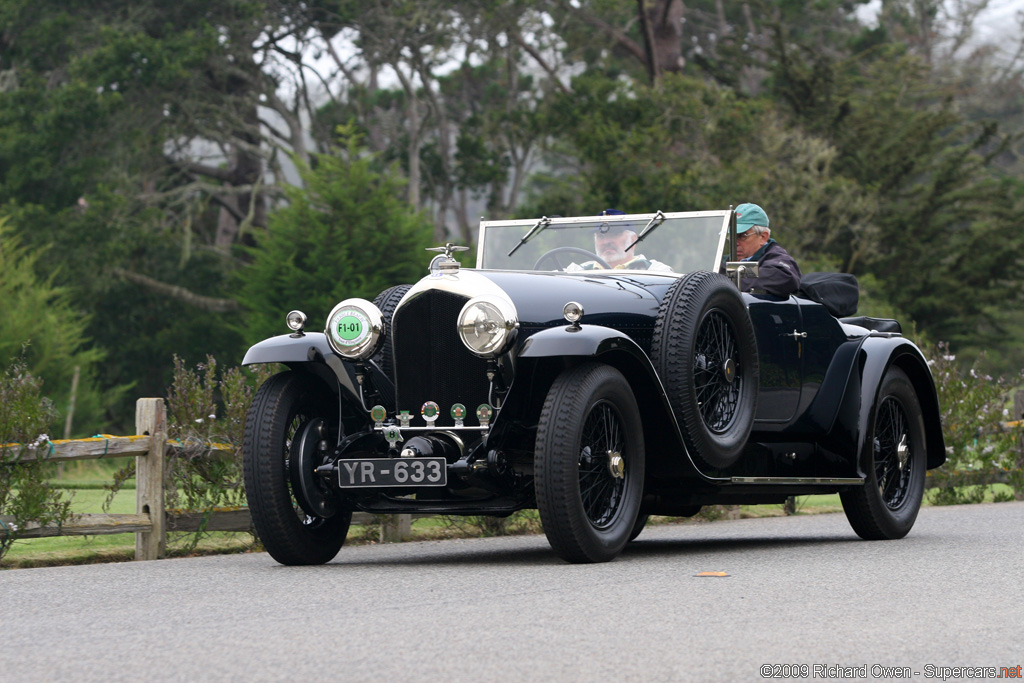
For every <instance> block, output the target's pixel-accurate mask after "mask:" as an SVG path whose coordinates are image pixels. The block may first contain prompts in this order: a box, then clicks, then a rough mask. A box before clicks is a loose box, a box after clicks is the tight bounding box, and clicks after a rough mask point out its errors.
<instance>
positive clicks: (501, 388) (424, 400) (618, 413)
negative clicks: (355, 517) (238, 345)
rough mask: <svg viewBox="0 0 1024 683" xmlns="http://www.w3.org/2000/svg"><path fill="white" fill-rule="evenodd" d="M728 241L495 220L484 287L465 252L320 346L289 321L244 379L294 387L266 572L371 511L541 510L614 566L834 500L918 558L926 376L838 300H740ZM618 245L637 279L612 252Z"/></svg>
mask: <svg viewBox="0 0 1024 683" xmlns="http://www.w3.org/2000/svg"><path fill="white" fill-rule="evenodd" d="M734 220H735V218H734V214H733V212H732V211H729V210H724V211H703V212H687V213H667V214H666V213H662V212H660V211H659V212H657V213H655V214H637V215H621V216H591V217H576V218H561V217H559V218H542V219H540V220H510V221H485V222H483V223H481V226H480V235H479V245H478V253H477V259H476V268H463V267H460V265H459V262H458V261H457V260H456V259H455V258H454V253H455V252H456V251H458V250H460V249H461V247H456V246H453V245H451V244H449V245H447V246H445V247H440V248H438V249H436V251H438V252H439V253H438V254H437V255H436V256H434V257H433V259H432V260H431V261H430V264H429V269H428V274H427V275H426V276H425V277H424V278H423V279H422V280H420V281H419V282H417V283H415V284H412V285H408V284H405V285H398V286H395V287H392V288H390V289H388V290H386V291H384V292H382V293H381V294H380V295H379V296H378V297H377V298H376V300H375V301H374V302H372V303H371V302H370V301H367V300H364V299H347V300H345V301H342V302H341V303H339V304H338V305H337V306H336V307H335V308H334V310H333V311H331V313H330V315H329V316H328V319H327V329H326V332H325V333H321V332H309V331H306V330H304V326H305V322H306V316H305V315H304V314H303V313H301V312H299V311H292V312H291V313H289V314H288V315H287V318H286V321H287V325H288V327H289V328H290V329H291V330H292V333H291V334H286V335H282V336H278V337H273V338H271V339H267V340H265V341H262V342H260V343H258V344H256V345H255V346H253V347H252V348H251V349H250V350H249V352H248V353H247V354H246V356H245V359H244V361H243V362H244V363H245V364H253V363H282V364H284V365H285V366H287V368H288V369H287V370H286V371H284V372H281V373H279V374H277V375H274V376H273V377H271V378H270V379H269V380H267V381H266V382H265V383H264V384H263V386H262V387H261V388H260V389H259V391H258V393H257V395H256V397H255V400H254V402H253V405H252V408H251V410H250V412H249V414H248V418H247V422H246V435H245V443H244V471H245V486H246V492H247V495H248V500H249V508H250V511H251V513H252V519H253V523H254V525H255V528H256V531H257V533H258V534H259V537H260V539H261V540H262V542H263V544H264V546H265V547H266V549H267V551H268V552H269V553H270V554H271V556H273V557H274V558H275V559H276V560H277V561H278V562H281V563H283V564H289V565H302V564H315V563H323V562H328V561H330V560H331V559H332V558H333V557H335V555H336V554H337V553H338V551H339V550H340V548H341V546H342V544H343V542H344V540H345V536H346V534H347V532H348V528H349V524H350V521H351V517H352V513H353V511H357V510H362V511H366V512H370V513H433V514H439V515H494V516H498V517H501V516H507V515H510V514H512V513H514V512H516V511H518V510H522V509H525V508H536V509H538V510H539V513H540V519H541V522H542V524H543V527H544V532H545V534H546V535H547V537H548V540H549V542H550V543H551V546H552V548H553V549H554V551H555V553H556V554H557V555H558V556H560V557H561V558H563V559H565V560H567V561H569V562H602V561H608V560H611V559H613V558H615V557H616V556H617V555H618V554H619V553H620V552H621V551H622V549H623V547H624V546H625V545H626V544H627V543H628V542H630V541H631V540H633V539H634V538H635V537H636V536H637V535H638V534H639V533H640V532H641V530H642V529H643V527H644V524H645V523H646V522H647V520H648V517H649V516H650V515H667V516H692V515H694V514H696V513H697V512H698V511H699V510H700V508H701V506H703V505H714V504H780V503H783V502H784V501H785V500H786V498H787V497H788V496H794V495H807V494H826V493H836V492H838V493H839V494H840V497H841V499H842V504H843V508H844V510H845V511H846V515H847V517H848V518H849V521H850V524H851V525H852V526H853V529H854V531H855V532H856V533H857V534H858V535H859V536H861V537H862V538H865V539H892V538H900V537H903V536H905V535H906V534H907V533H908V532H909V531H910V528H911V526H913V524H914V520H915V519H916V517H917V513H918V510H919V508H920V505H921V499H922V495H923V491H924V479H925V470H926V469H928V468H932V467H937V466H939V465H941V464H942V463H943V461H944V460H945V448H944V444H943V438H942V431H941V427H940V423H939V407H938V401H937V398H936V392H935V386H934V383H933V380H932V376H931V372H930V370H929V368H928V364H927V362H926V361H925V358H924V357H923V356H922V354H921V352H920V350H919V349H918V348H917V347H916V346H915V345H914V344H913V342H911V341H910V340H908V339H906V338H905V337H903V336H902V335H901V333H900V327H899V324H898V323H897V322H896V321H893V320H877V319H870V318H864V317H860V318H855V317H844V318H839V317H837V315H844V314H845V315H852V313H853V311H852V310H849V309H847V310H845V311H844V310H841V309H842V306H843V305H844V304H843V302H842V301H841V297H840V299H833V298H832V297H831V295H830V294H829V278H824V279H825V281H826V282H825V285H826V286H822V287H818V288H814V287H812V286H811V284H812V283H813V282H815V281H816V280H818V279H821V278H815V277H814V276H807V277H805V282H807V283H808V284H807V286H805V287H804V288H803V289H802V290H801V291H799V292H797V294H796V295H794V296H790V297H786V298H779V297H773V296H770V295H766V294H757V293H745V292H744V293H741V292H740V291H739V288H738V286H737V282H738V281H739V280H738V278H737V279H734V275H732V274H733V273H734V272H735V270H736V268H737V266H739V267H740V268H745V269H746V270H745V271H741V272H740V275H750V274H751V272H749V271H750V270H751V268H752V267H753V265H754V264H751V263H744V264H736V263H731V265H730V268H729V269H728V270H727V271H726V272H728V273H730V274H725V273H723V272H721V271H723V270H726V269H724V268H723V267H722V266H723V260H724V261H730V259H729V255H730V254H732V259H731V261H732V262H734V261H735V253H736V252H735V243H734V242H733V240H731V239H730V237H731V236H732V235H733V234H734V227H733V226H734V225H735V223H734ZM621 234H627V235H628V236H629V239H628V241H629V242H630V243H631V246H630V247H629V248H628V249H627V250H626V251H625V254H626V256H627V257H628V258H629V259H631V260H629V261H628V262H626V263H619V261H622V259H621V258H614V259H613V256H615V257H621V256H622V255H623V254H622V253H621V252H622V245H621V244H620V247H619V251H620V253H615V251H614V250H613V249H610V248H607V245H606V244H605V243H604V241H603V240H605V239H607V238H609V237H614V236H618V235H621ZM595 245H600V247H598V246H595ZM596 251H601V253H600V254H599V253H596ZM616 265H617V266H618V267H613V266H616ZM836 286H837V287H838V288H839V290H841V289H842V283H841V282H840V284H839V285H836ZM847 286H848V285H847ZM854 291H855V286H854ZM846 303H847V304H848V303H849V302H846Z"/></svg>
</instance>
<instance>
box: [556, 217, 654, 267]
mask: <svg viewBox="0 0 1024 683" xmlns="http://www.w3.org/2000/svg"><path fill="white" fill-rule="evenodd" d="M599 215H601V216H624V215H625V212H624V211H619V210H618V209H605V210H604V211H602V212H601V213H600V214H599ZM634 242H636V232H634V231H633V230H632V224H631V223H601V224H600V225H599V226H597V228H595V229H594V253H596V254H597V255H598V256H600V257H601V258H602V259H604V260H605V262H606V263H608V265H609V266H611V267H612V268H615V269H618V270H650V271H655V272H662V273H670V272H672V268H671V266H669V265H668V264H666V263H662V262H661V261H655V260H654V259H649V258H647V257H646V256H644V255H643V254H634V253H633V250H634V248H635V246H636V245H635V244H634ZM627 247H628V248H627ZM566 270H568V271H573V270H604V266H603V265H601V264H600V263H598V262H597V261H587V262H585V263H583V264H582V265H576V264H575V263H574V264H572V265H570V266H569V267H568V268H566Z"/></svg>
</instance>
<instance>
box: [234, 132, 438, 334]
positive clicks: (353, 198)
mask: <svg viewBox="0 0 1024 683" xmlns="http://www.w3.org/2000/svg"><path fill="white" fill-rule="evenodd" d="M342 144H343V147H341V148H339V149H337V150H335V151H334V152H333V153H332V154H329V155H327V154H324V155H313V160H314V161H315V168H313V169H312V170H310V169H304V170H303V173H302V178H303V182H304V183H305V188H304V189H299V188H292V189H289V190H288V199H289V204H288V206H285V207H282V208H280V209H278V210H277V211H275V212H274V213H273V214H272V215H271V218H270V225H269V227H268V230H267V232H266V233H265V234H264V235H262V236H261V237H260V238H259V240H258V242H257V246H256V248H254V249H252V250H251V254H252V263H251V264H250V265H248V266H246V267H245V268H243V269H241V270H240V271H239V273H238V276H237V277H238V284H239V288H238V300H239V301H240V302H241V303H242V305H243V306H244V307H245V309H246V311H247V314H246V316H245V323H244V324H245V338H246V340H247V341H249V342H256V341H258V340H260V339H263V338H265V337H268V336H271V335H276V334H282V333H283V332H285V331H286V330H285V328H284V316H285V314H286V313H287V312H288V311H289V310H292V309H295V308H298V309H301V310H303V311H305V312H306V313H307V315H309V316H310V317H309V323H308V326H309V328H310V329H317V328H321V329H322V328H323V327H324V325H326V322H327V314H328V313H330V311H331V309H332V308H333V307H334V305H335V304H337V303H338V302H339V301H341V300H342V299H346V298H349V297H361V298H364V299H369V300H371V301H372V300H373V299H374V297H376V296H377V294H379V293H380V292H381V291H383V290H384V289H386V288H387V287H390V286H392V285H396V284H401V283H404V282H415V281H417V280H419V279H420V278H421V277H423V276H424V275H425V274H426V266H427V264H428V262H429V259H428V258H427V257H428V256H429V255H428V253H427V252H426V251H424V249H425V248H426V247H427V246H429V245H430V240H431V225H430V221H429V219H428V218H427V217H426V216H424V215H423V214H422V213H419V212H416V211H413V209H412V208H411V207H410V206H409V205H408V204H407V203H406V202H405V200H404V198H403V197H402V194H403V193H402V190H403V187H402V182H401V181H400V179H399V178H398V177H397V176H396V174H395V173H394V172H391V173H380V172H378V171H375V170H374V168H373V159H372V157H371V156H369V155H367V154H365V153H364V152H363V151H362V150H361V149H360V148H359V146H358V145H357V143H356V141H355V139H353V138H352V137H348V138H343V139H342Z"/></svg>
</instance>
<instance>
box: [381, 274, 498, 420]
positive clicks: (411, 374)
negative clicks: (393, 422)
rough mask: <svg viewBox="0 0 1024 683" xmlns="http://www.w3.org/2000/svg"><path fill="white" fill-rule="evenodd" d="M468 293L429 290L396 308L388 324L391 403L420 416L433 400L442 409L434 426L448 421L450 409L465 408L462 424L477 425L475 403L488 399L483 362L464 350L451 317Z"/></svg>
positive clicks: (484, 401)
mask: <svg viewBox="0 0 1024 683" xmlns="http://www.w3.org/2000/svg"><path fill="white" fill-rule="evenodd" d="M467 301H469V299H468V298H467V297H464V296H459V295H457V294H451V293H449V292H441V291H430V292H425V293H424V294H421V295H419V296H418V297H416V298H415V299H413V300H412V301H409V302H406V303H405V304H403V305H402V307H401V308H399V309H398V310H397V311H395V317H394V320H393V321H392V323H391V331H392V335H393V337H392V349H393V350H394V354H395V365H394V367H395V386H396V398H397V401H396V407H397V409H398V410H408V411H409V412H410V413H412V414H413V416H415V417H416V418H417V419H416V420H415V421H414V422H413V424H417V423H418V424H421V425H422V424H423V423H422V421H420V420H419V411H420V407H421V406H422V405H423V404H424V403H425V402H426V401H435V402H437V404H438V405H439V406H440V407H441V417H440V419H439V420H438V421H437V424H438V426H450V425H451V424H452V420H451V417H450V415H449V410H451V407H452V405H453V404H455V403H462V404H463V405H465V406H466V409H467V412H468V414H469V415H470V416H471V417H469V419H467V421H466V424H467V425H468V424H476V419H475V418H474V417H472V415H473V413H474V411H475V410H476V407H477V406H478V405H480V404H481V403H487V391H488V383H487V374H486V373H487V361H486V360H484V359H483V358H478V357H477V356H474V355H473V354H471V353H470V352H469V350H468V349H466V347H465V346H464V345H463V343H462V341H461V340H460V339H459V333H458V331H457V330H456V327H455V325H456V321H457V318H458V315H459V311H461V310H462V307H463V305H465V303H466V302H467Z"/></svg>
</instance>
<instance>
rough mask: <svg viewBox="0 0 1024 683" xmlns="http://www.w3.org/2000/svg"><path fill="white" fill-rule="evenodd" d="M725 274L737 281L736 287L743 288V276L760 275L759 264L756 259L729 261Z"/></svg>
mask: <svg viewBox="0 0 1024 683" xmlns="http://www.w3.org/2000/svg"><path fill="white" fill-rule="evenodd" d="M725 274H726V275H728V276H729V277H730V278H733V279H734V280H735V281H736V289H742V288H741V287H740V280H741V279H742V278H745V277H758V264H757V263H756V262H754V261H728V262H726V264H725Z"/></svg>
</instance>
